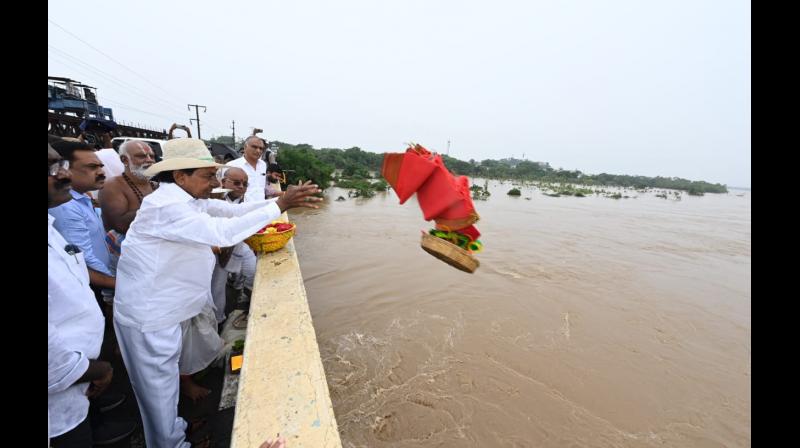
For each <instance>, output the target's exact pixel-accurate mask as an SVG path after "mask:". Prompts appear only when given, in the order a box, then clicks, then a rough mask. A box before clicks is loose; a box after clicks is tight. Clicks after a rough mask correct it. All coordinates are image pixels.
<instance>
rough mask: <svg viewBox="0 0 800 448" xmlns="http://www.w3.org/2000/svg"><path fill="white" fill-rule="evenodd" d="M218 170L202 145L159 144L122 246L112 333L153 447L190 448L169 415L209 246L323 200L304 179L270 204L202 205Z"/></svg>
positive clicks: (209, 264) (205, 282)
mask: <svg viewBox="0 0 800 448" xmlns="http://www.w3.org/2000/svg"><path fill="white" fill-rule="evenodd" d="M220 166H221V165H219V164H217V163H215V162H214V161H213V159H212V157H211V154H210V153H209V152H208V149H207V148H206V146H205V143H203V141H202V140H199V139H193V138H181V139H175V140H169V141H168V142H167V143H165V144H164V147H163V160H162V161H161V162H158V163H156V164H154V165H153V166H151V167H150V168H148V170H147V172H146V173H145V174H147V175H148V176H154V177H153V180H155V181H158V182H160V186H159V188H158V189H157V190H156V191H155V192H153V193H151V194H149V195H148V196H146V197H145V198H144V200H143V201H142V206H141V208H139V211H138V213H137V214H136V218H135V219H134V221H133V222H132V223H131V226H130V228H129V229H128V232H127V234H126V237H125V241H123V243H122V255H121V257H120V260H119V264H118V266H117V291H116V297H115V303H114V328H115V330H116V333H117V339H118V340H119V344H120V348H121V349H122V356H123V359H124V360H125V366H126V367H127V369H128V373H129V375H130V379H131V383H132V385H133V390H134V393H135V394H136V398H137V400H138V402H139V410H140V411H141V415H142V421H143V423H144V433H145V440H146V442H147V446H149V447H152V448H161V447H169V448H189V446H190V445H189V443H188V442H187V441H186V440H185V434H184V431H185V430H186V422H185V421H184V420H183V419H182V418H180V417H178V394H179V367H178V360H179V358H180V353H181V344H182V335H181V333H182V332H181V322H183V321H186V320H188V319H192V318H193V317H195V316H197V315H199V314H200V313H201V311H202V310H203V308H204V307H205V306H206V305H207V304H208V303H211V302H212V298H211V275H212V271H213V269H214V264H215V261H216V260H215V257H214V255H213V253H212V251H211V247H213V246H218V247H227V246H234V245H236V244H237V243H239V242H241V241H243V240H244V239H245V238H247V237H248V236H250V235H252V234H254V233H255V232H257V231H258V230H259V229H261V228H262V227H264V226H265V225H267V224H268V223H269V222H270V221H272V220H274V219H276V218H277V217H279V216H280V215H281V213H282V212H283V211H284V210H287V209H289V208H292V207H300V206H305V207H311V208H316V205H314V203H315V202H317V201H321V200H322V199H320V198H316V197H313V196H312V195H313V194H315V193H318V192H319V191H320V190H319V189H318V188H317V186H316V185H312V184H311V183H310V182H306V183H305V184H303V185H299V186H292V187H290V188H289V189H287V191H286V193H285V194H284V195H283V196H282V197H281V198H279V199H278V200H276V201H265V200H264V199H263V198H262V199H261V200H254V201H253V202H249V203H248V202H245V203H243V204H230V203H228V202H226V201H221V200H216V199H212V200H209V197H210V195H211V190H212V189H214V188H215V187H218V186H219V181H218V180H217V176H216V171H217V168H218V167H220ZM206 443H207V442H206ZM195 446H204V444H203V443H199V444H196V445H195Z"/></svg>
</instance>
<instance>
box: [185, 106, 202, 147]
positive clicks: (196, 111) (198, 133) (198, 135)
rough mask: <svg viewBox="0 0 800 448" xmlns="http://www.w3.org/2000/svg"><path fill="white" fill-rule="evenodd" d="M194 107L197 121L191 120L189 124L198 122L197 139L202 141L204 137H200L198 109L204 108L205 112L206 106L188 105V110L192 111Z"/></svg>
mask: <svg viewBox="0 0 800 448" xmlns="http://www.w3.org/2000/svg"><path fill="white" fill-rule="evenodd" d="M192 107H194V113H195V116H196V117H197V118H196V119H195V118H190V119H189V123H190V124H191V122H192V121H196V122H197V138H199V139H201V140H202V137H200V110H199V109H198V108H200V107H202V108H203V112H205V111H206V106H201V105H199V104H188V105H187V108H188V109H189V110H192Z"/></svg>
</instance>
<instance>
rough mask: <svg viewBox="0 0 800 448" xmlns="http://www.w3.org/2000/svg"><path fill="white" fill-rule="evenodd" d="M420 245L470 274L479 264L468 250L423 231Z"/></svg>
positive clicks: (426, 250)
mask: <svg viewBox="0 0 800 448" xmlns="http://www.w3.org/2000/svg"><path fill="white" fill-rule="evenodd" d="M420 245H421V246H422V249H424V250H425V252H427V253H429V254H431V255H433V256H434V257H436V258H438V259H440V260H442V261H444V262H445V263H447V264H449V265H450V266H453V267H454V268H456V269H460V270H462V271H464V272H469V273H470V274H472V273H473V272H475V270H476V269H478V266H480V263H479V262H478V259H477V258H475V257H474V256H472V254H471V253H469V252H468V251H466V250H464V249H462V248H460V247H458V246H456V245H455V244H453V243H451V242H449V241H445V240H443V239H441V238H437V237H435V236H433V235H430V234H427V233H423V234H422V241H421V243H420Z"/></svg>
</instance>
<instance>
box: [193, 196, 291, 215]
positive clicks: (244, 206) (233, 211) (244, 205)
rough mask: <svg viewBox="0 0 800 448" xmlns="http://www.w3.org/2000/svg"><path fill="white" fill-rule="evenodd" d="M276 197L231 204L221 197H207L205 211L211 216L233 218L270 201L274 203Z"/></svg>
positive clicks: (265, 205) (266, 204) (263, 205)
mask: <svg viewBox="0 0 800 448" xmlns="http://www.w3.org/2000/svg"><path fill="white" fill-rule="evenodd" d="M276 200H277V199H269V200H266V201H252V202H250V201H245V202H241V203H239V204H231V203H230V202H228V201H225V200H222V199H208V202H207V203H206V212H207V213H208V214H209V215H211V216H222V217H226V218H233V217H236V216H242V215H245V214H247V213H250V212H252V211H253V210H257V209H259V208H262V207H267V206H268V205H269V204H270V203H274V202H275V201H276Z"/></svg>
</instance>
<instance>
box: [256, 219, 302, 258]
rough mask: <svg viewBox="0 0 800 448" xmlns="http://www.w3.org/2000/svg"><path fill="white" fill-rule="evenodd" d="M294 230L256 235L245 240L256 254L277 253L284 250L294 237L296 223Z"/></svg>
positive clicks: (293, 226) (293, 225)
mask: <svg viewBox="0 0 800 448" xmlns="http://www.w3.org/2000/svg"><path fill="white" fill-rule="evenodd" d="M289 224H292V228H291V229H289V230H284V231H283V232H277V233H256V234H255V235H253V236H251V237H249V238H247V239H246V240H244V242H245V243H247V245H248V246H250V248H251V249H253V250H254V251H256V252H259V253H261V252H275V251H276V250H278V249H280V248H282V247H283V246H285V245H286V243H288V242H289V240H290V239H292V237H293V236H294V231H295V229H297V226H296V225H295V224H294V223H289Z"/></svg>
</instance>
